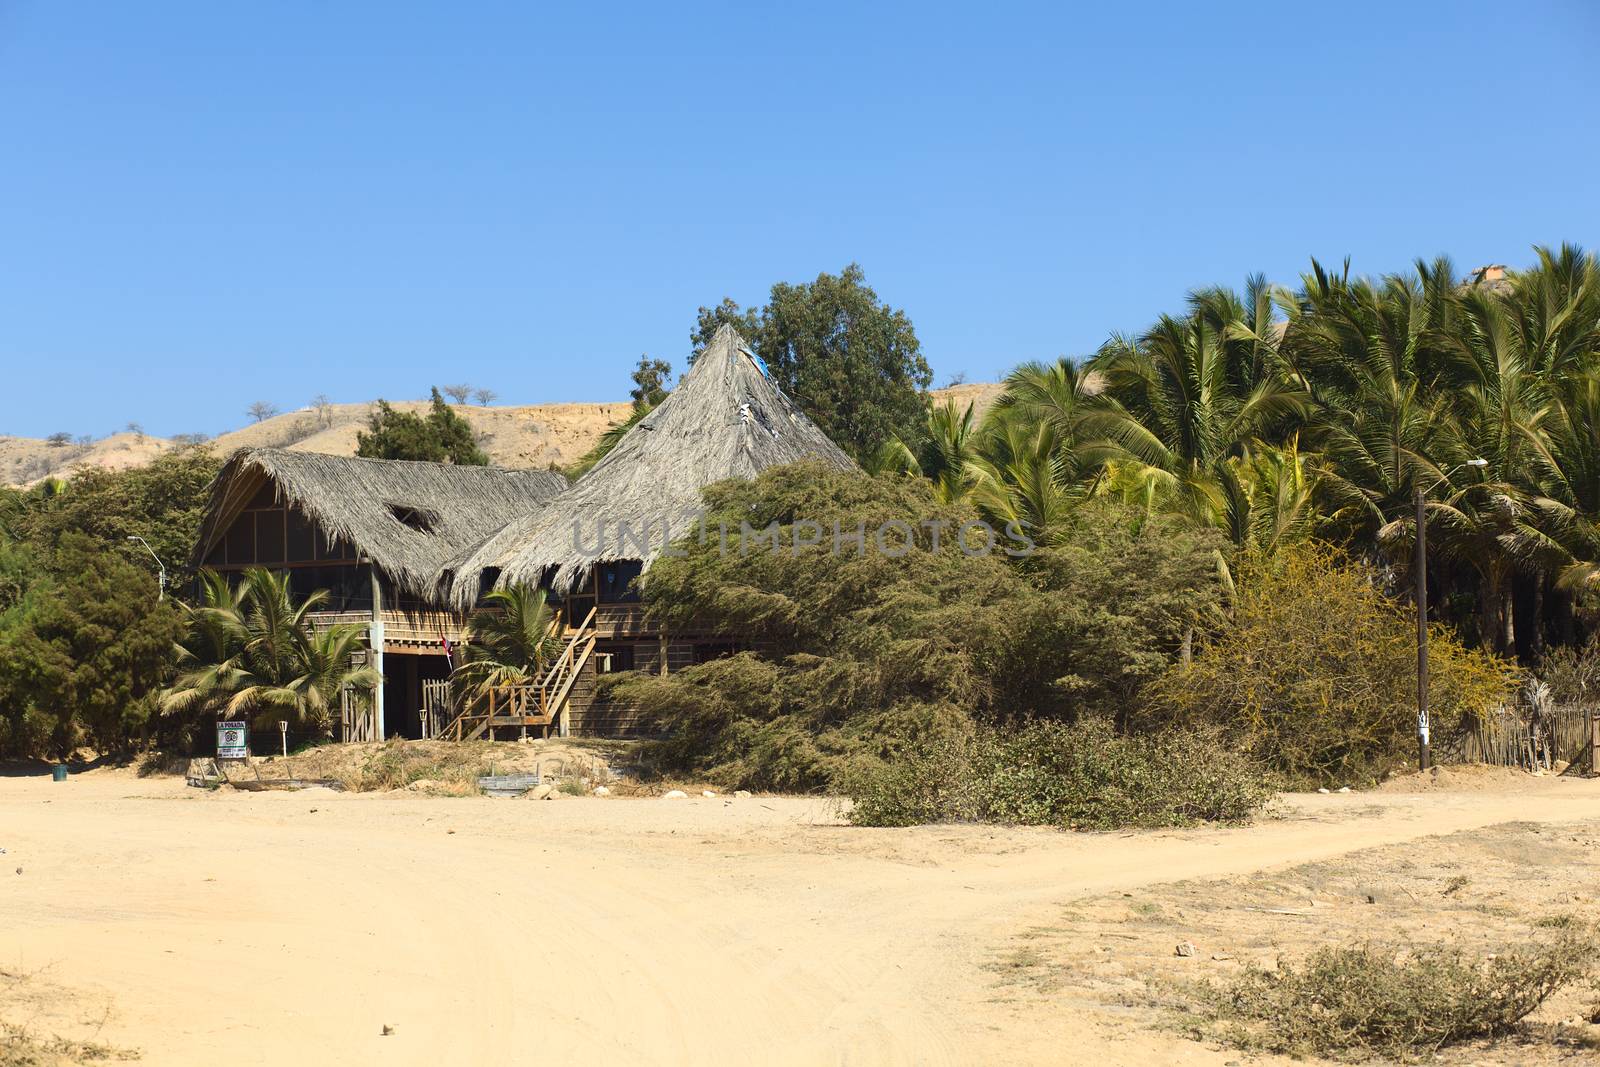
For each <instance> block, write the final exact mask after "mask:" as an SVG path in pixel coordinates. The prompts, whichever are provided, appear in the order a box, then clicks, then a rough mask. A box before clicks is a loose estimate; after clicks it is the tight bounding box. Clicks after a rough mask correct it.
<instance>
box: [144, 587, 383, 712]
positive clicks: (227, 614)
mask: <svg viewBox="0 0 1600 1067" xmlns="http://www.w3.org/2000/svg"><path fill="white" fill-rule="evenodd" d="M327 596H328V594H327V592H326V590H320V589H319V590H317V591H316V592H314V593H312V594H311V595H309V596H307V597H306V598H305V599H304V600H303V601H301V602H300V603H298V604H296V603H295V601H294V596H293V594H292V593H291V591H290V588H289V579H288V577H287V576H286V575H277V574H274V573H273V572H271V571H269V570H267V569H266V568H264V567H252V568H250V569H249V570H247V571H245V572H244V576H243V577H242V578H241V579H240V581H239V583H238V584H237V585H233V586H230V585H229V584H228V583H227V580H226V579H224V578H222V577H220V576H218V575H215V574H212V573H209V572H208V573H205V574H203V576H202V601H201V604H200V606H198V607H193V608H187V607H186V608H185V612H186V614H187V616H188V636H187V638H186V639H185V642H184V645H183V651H182V653H181V659H180V663H181V666H182V673H181V674H180V675H179V676H178V678H177V680H176V681H175V682H174V683H173V684H172V686H171V687H170V688H168V689H167V690H165V691H164V692H163V693H162V694H161V707H162V710H163V711H165V712H167V713H169V714H184V713H194V712H200V713H209V714H222V713H226V714H227V715H229V716H236V715H245V716H253V717H256V718H258V719H261V720H263V721H265V720H270V719H275V718H277V717H278V716H279V715H280V714H282V715H286V716H289V717H291V718H293V719H294V720H296V721H297V722H299V723H302V724H304V725H307V726H309V727H311V728H312V729H315V730H318V731H320V732H322V733H326V732H327V731H328V730H329V728H330V727H331V724H332V710H333V707H334V704H335V701H336V700H337V699H338V694H339V690H340V689H342V688H344V687H345V686H351V687H358V688H368V687H371V686H374V685H381V684H382V683H383V676H382V675H381V674H379V673H378V672H377V671H375V670H374V669H372V668H371V667H352V666H351V665H350V656H351V653H352V652H355V651H356V650H358V649H359V648H361V647H362V642H363V641H364V640H365V637H366V627H365V626H362V625H360V624H357V623H350V624H338V625H334V626H331V627H327V628H323V629H318V628H313V627H312V625H311V623H310V620H309V618H308V615H309V614H310V613H311V612H312V611H315V610H316V609H317V608H318V607H320V606H321V605H322V604H323V603H325V602H326V600H327Z"/></svg>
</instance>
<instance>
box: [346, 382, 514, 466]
mask: <svg viewBox="0 0 1600 1067" xmlns="http://www.w3.org/2000/svg"><path fill="white" fill-rule="evenodd" d="M429 404H430V406H429V410H428V414H427V415H426V416H423V415H417V414H415V413H413V412H410V411H396V410H395V409H394V408H393V407H391V406H390V405H389V403H388V402H387V401H385V400H380V401H378V406H377V410H375V411H374V412H373V413H372V416H371V418H370V419H369V420H368V422H367V429H366V431H365V432H362V433H358V434H357V435H356V455H358V456H365V457H367V458H368V459H412V460H423V461H426V462H431V463H459V464H468V465H472V466H479V467H481V466H485V465H487V464H488V462H489V457H488V456H486V455H484V454H483V451H482V450H481V449H480V448H479V447H478V444H477V441H475V440H474V439H473V436H472V426H471V424H469V423H468V422H467V420H466V419H464V418H462V417H461V416H460V415H457V414H456V413H455V412H454V411H452V410H451V408H450V405H448V404H446V403H445V402H444V398H443V397H442V396H440V395H439V390H438V389H437V388H435V389H434V390H433V394H432V397H431V399H430V401H429Z"/></svg>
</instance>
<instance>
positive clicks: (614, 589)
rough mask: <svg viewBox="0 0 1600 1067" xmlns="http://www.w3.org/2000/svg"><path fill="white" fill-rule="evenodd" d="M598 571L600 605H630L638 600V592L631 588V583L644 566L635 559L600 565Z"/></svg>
mask: <svg viewBox="0 0 1600 1067" xmlns="http://www.w3.org/2000/svg"><path fill="white" fill-rule="evenodd" d="M599 569H600V602H601V603H602V604H624V603H632V602H634V601H636V600H638V599H639V591H638V590H637V589H635V588H634V587H633V582H634V579H636V578H638V577H639V574H640V572H641V571H643V570H644V564H642V563H640V562H639V561H638V560H636V559H625V560H619V561H617V562H615V563H602V564H601V565H600V568H599Z"/></svg>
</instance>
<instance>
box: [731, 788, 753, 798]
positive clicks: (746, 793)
mask: <svg viewBox="0 0 1600 1067" xmlns="http://www.w3.org/2000/svg"><path fill="white" fill-rule="evenodd" d="M733 795H734V796H736V797H738V798H739V799H740V800H749V799H750V790H748V789H735V790H734V791H733Z"/></svg>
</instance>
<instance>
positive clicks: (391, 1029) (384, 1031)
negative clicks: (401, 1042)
mask: <svg viewBox="0 0 1600 1067" xmlns="http://www.w3.org/2000/svg"><path fill="white" fill-rule="evenodd" d="M392 1033H394V1027H392V1026H390V1025H389V1024H388V1023H384V1024H383V1029H382V1030H379V1031H378V1036H379V1037H388V1036H389V1035H390V1034H392Z"/></svg>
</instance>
